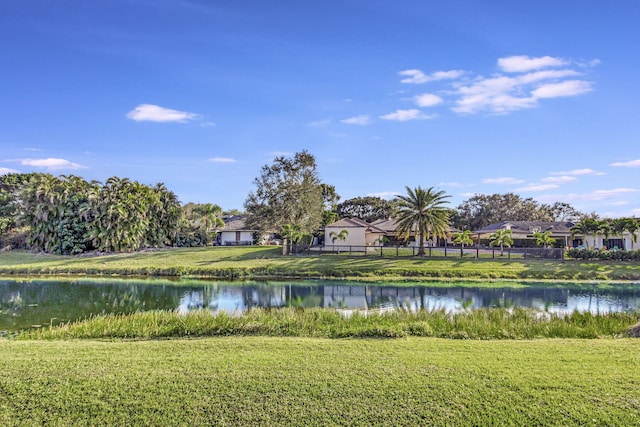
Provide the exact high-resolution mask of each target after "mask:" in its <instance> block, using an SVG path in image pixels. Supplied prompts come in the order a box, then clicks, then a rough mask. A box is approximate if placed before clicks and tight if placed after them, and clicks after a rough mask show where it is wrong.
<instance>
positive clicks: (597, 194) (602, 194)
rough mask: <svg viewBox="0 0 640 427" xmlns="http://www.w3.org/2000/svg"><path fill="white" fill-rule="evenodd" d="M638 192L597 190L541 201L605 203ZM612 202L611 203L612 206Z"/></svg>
mask: <svg viewBox="0 0 640 427" xmlns="http://www.w3.org/2000/svg"><path fill="white" fill-rule="evenodd" d="M637 192H638V190H636V189H634V188H614V189H611V190H595V191H592V192H590V193H582V194H578V193H570V194H563V195H554V196H544V197H540V198H539V200H540V201H542V202H545V201H548V200H562V201H565V202H567V203H574V202H598V203H600V202H603V201H607V200H612V199H617V198H620V197H624V196H626V195H630V194H634V193H637ZM610 203H612V202H609V203H608V204H610Z"/></svg>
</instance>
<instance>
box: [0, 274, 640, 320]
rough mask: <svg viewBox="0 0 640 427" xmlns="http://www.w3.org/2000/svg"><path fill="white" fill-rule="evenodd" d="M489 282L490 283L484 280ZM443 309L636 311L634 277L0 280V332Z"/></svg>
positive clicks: (639, 298) (639, 293)
mask: <svg viewBox="0 0 640 427" xmlns="http://www.w3.org/2000/svg"><path fill="white" fill-rule="evenodd" d="M491 286H493V284H492V285H491ZM285 306H293V307H334V308H341V309H361V310H367V309H377V308H383V309H395V308H398V307H402V308H404V309H408V310H417V309H422V308H424V309H426V310H438V309H444V310H447V311H450V312H456V311H461V310H465V309H476V308H484V307H529V308H535V309H540V310H547V311H549V312H553V313H565V312H572V311H574V310H578V311H588V312H592V313H610V312H620V311H637V310H640V283H636V284H628V285H613V286H607V287H598V286H596V285H585V284H580V285H578V284H570V283H564V284H560V283H556V284H548V283H545V284H526V285H525V286H522V284H518V283H510V284H505V283H502V284H496V287H487V286H486V285H484V286H480V284H478V283H461V282H447V283H446V284H444V285H443V283H442V282H439V283H438V282H425V283H419V284H415V285H413V284H412V286H407V285H406V284H404V285H402V286H394V285H392V284H385V283H383V282H381V283H367V284H362V283H349V282H344V281H298V282H275V283H274V282H270V283H267V282H251V283H234V282H212V281H189V282H180V281H177V282H171V281H169V280H160V281H158V280H156V281H153V280H137V281H127V280H118V279H113V280H91V279H79V280H66V281H65V280H59V281H53V280H30V281H15V280H0V331H17V330H21V329H26V328H32V327H40V326H49V325H57V324H60V323H64V322H69V321H74V320H78V319H84V318H87V317H90V316H93V315H97V314H106V313H132V312H136V311H146V310H177V311H179V312H187V311H189V310H198V309H206V310H210V311H212V312H214V313H215V312H218V311H221V310H224V311H227V312H238V311H242V310H246V309H248V308H252V307H285Z"/></svg>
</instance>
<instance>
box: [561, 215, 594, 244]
mask: <svg viewBox="0 0 640 427" xmlns="http://www.w3.org/2000/svg"><path fill="white" fill-rule="evenodd" d="M599 228H600V226H599V222H598V220H596V219H593V218H586V219H585V220H583V221H580V222H579V223H577V224H575V225H574V226H573V227H571V228H570V229H569V230H570V231H571V238H572V239H573V238H574V237H575V236H576V235H578V234H580V235H582V236H584V243H585V244H586V245H587V249H589V241H588V240H587V235H588V234H593V245H594V247H595V244H596V234H597V233H598V229H599Z"/></svg>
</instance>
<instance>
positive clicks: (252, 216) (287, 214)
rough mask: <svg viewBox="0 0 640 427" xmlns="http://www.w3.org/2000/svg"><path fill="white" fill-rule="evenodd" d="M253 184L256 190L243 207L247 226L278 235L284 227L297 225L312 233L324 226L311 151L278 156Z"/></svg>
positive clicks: (315, 168) (320, 189) (321, 201)
mask: <svg viewBox="0 0 640 427" xmlns="http://www.w3.org/2000/svg"><path fill="white" fill-rule="evenodd" d="M253 182H254V184H255V186H256V189H255V190H254V191H252V192H250V193H249V195H248V197H247V200H246V201H245V204H244V207H245V209H246V213H247V227H250V228H255V229H258V230H261V231H263V232H276V231H277V230H279V229H280V228H281V227H282V226H284V225H285V224H298V225H299V226H300V228H301V230H302V231H303V232H307V233H311V232H313V231H315V230H316V229H317V228H318V227H320V225H321V224H322V210H323V199H322V186H321V183H320V180H319V178H318V172H317V167H316V161H315V158H314V157H313V156H312V155H311V154H309V152H308V151H306V150H303V151H301V152H299V153H296V154H295V155H294V157H293V158H287V157H284V156H279V157H276V158H275V159H274V160H273V163H272V164H271V165H265V166H263V167H262V170H261V173H260V176H259V177H257V178H256V179H254V181H253Z"/></svg>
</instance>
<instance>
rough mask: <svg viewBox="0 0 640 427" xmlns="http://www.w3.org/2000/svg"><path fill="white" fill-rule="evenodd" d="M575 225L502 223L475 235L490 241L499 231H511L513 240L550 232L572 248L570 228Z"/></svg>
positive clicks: (543, 222) (559, 223)
mask: <svg viewBox="0 0 640 427" xmlns="http://www.w3.org/2000/svg"><path fill="white" fill-rule="evenodd" d="M573 225H574V224H573V223H572V222H557V221H502V222H497V223H495V224H489V225H487V226H486V227H483V228H481V229H480V230H476V231H474V232H473V235H474V236H476V237H478V238H479V239H488V238H489V237H490V236H491V235H492V234H493V233H495V232H496V231H498V230H511V238H513V239H533V234H534V233H544V232H545V231H550V232H551V237H552V238H554V239H556V240H557V241H560V242H564V243H565V246H570V245H571V243H572V240H573V239H572V238H571V230H570V228H571V227H573Z"/></svg>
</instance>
